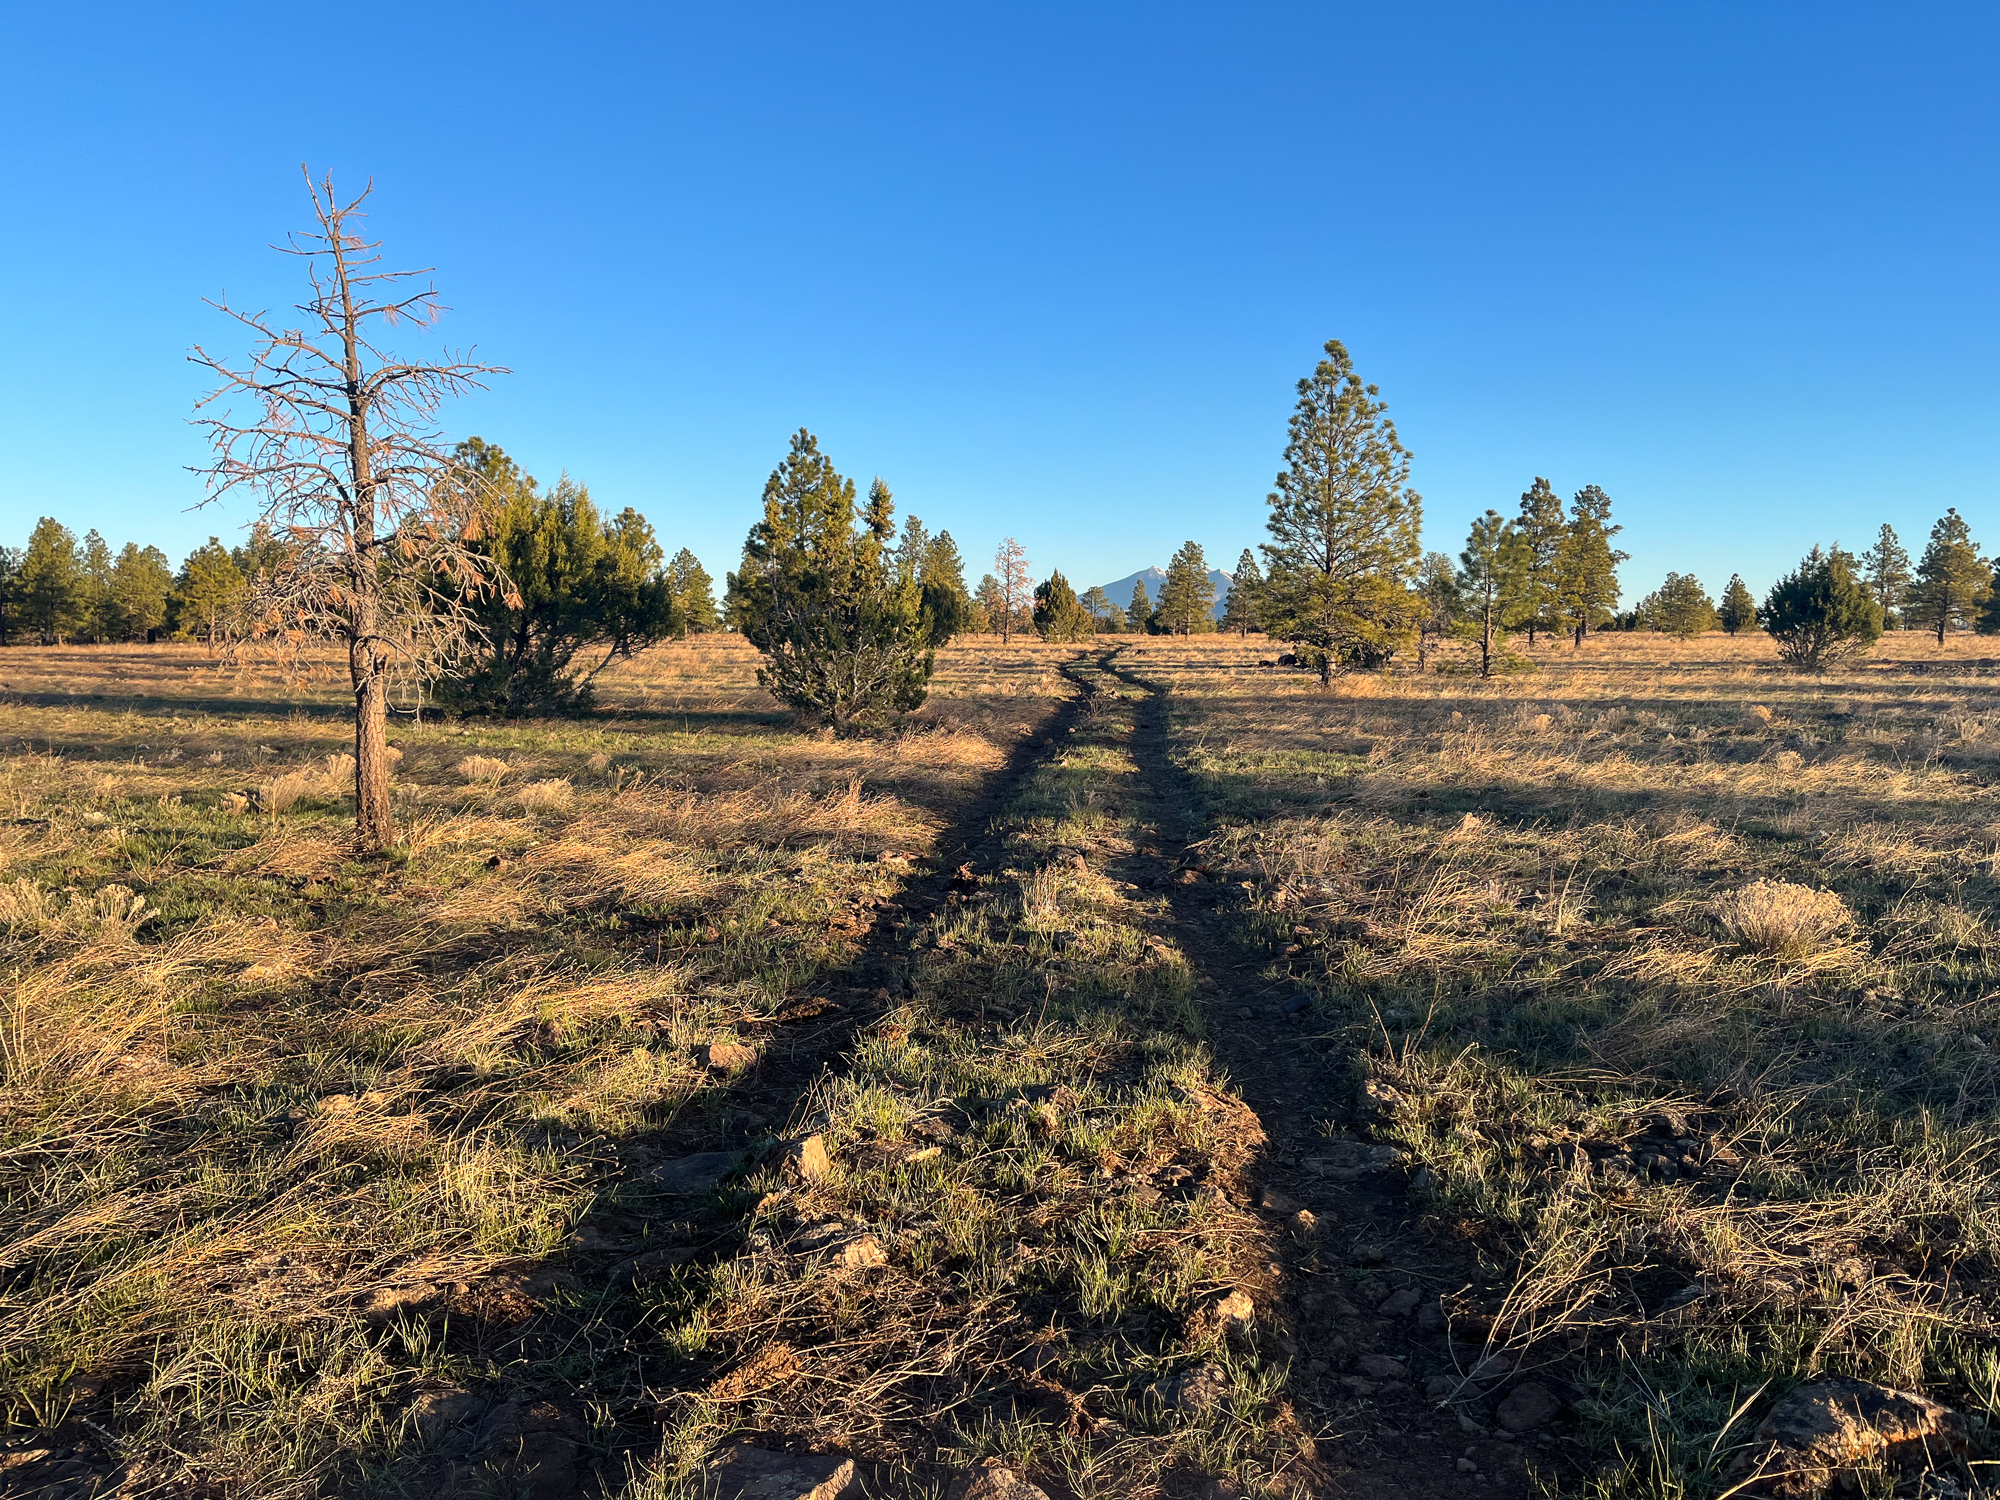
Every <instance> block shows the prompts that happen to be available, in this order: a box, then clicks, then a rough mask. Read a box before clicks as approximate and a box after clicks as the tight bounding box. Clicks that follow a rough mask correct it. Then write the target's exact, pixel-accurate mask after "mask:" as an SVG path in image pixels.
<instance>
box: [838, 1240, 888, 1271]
mask: <svg viewBox="0 0 2000 1500" xmlns="http://www.w3.org/2000/svg"><path fill="white" fill-rule="evenodd" d="M888 1258H889V1257H888V1256H887V1255H886V1254H885V1253H884V1252H883V1249H882V1242H881V1241H880V1240H878V1239H876V1238H875V1236H874V1235H872V1234H864V1235H862V1236H861V1238H860V1239H858V1240H849V1241H848V1242H847V1243H846V1244H845V1245H843V1246H841V1249H840V1263H841V1264H842V1265H843V1266H845V1267H846V1268H847V1269H848V1270H850V1271H865V1270H867V1269H868V1268H869V1267H870V1266H879V1265H881V1264H882V1263H883V1262H884V1261H886V1260H887V1259H888Z"/></svg>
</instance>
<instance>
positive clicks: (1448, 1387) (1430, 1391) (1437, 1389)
mask: <svg viewBox="0 0 2000 1500" xmlns="http://www.w3.org/2000/svg"><path fill="white" fill-rule="evenodd" d="M1424 1394H1425V1395H1426V1396H1428V1397H1430V1398H1431V1400H1433V1401H1443V1400H1446V1399H1447V1398H1449V1397H1451V1396H1454V1395H1456V1394H1458V1382H1457V1381H1456V1380H1453V1379H1452V1378H1451V1377H1450V1376H1449V1375H1433V1376H1431V1378H1430V1379H1429V1380H1426V1381H1425V1382H1424Z"/></svg>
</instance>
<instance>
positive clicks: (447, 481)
mask: <svg viewBox="0 0 2000 1500" xmlns="http://www.w3.org/2000/svg"><path fill="white" fill-rule="evenodd" d="M304 170H305V169H304V168H301V171H304ZM306 187H307V189H308V190H309V191H310V192H311V194H312V200H313V213H314V216H315V218H316V219H317V220H318V225H317V227H316V228H314V229H311V230H307V231H304V232H302V233H297V234H294V235H292V236H291V237H290V238H289V239H288V241H287V242H286V243H285V244H283V245H278V246H274V247H273V248H275V249H277V250H279V251H281V252H282V253H284V254H287V255H294V256H297V257H299V258H300V259H301V260H303V261H304V263H305V267H306V278H307V281H308V282H309V284H310V286H311V295H310V296H309V297H308V298H307V300H305V301H304V302H301V303H299V304H298V305H297V308H296V311H297V312H298V313H299V314H300V315H301V317H302V318H303V323H302V325H301V326H300V327H297V328H287V327H284V326H283V325H282V323H281V322H280V320H279V319H277V318H275V317H273V316H272V315H271V314H270V313H268V312H255V313H252V312H245V311H243V310H241V309H239V308H236V307H232V306H230V305H229V302H228V300H227V299H226V298H224V299H221V300H215V301H211V303H210V305H211V306H212V307H215V308H216V309H217V310H218V311H220V312H222V313H224V314H225V315H227V316H228V317H230V318H233V319H235V320H236V322H237V323H238V324H240V325H241V326H242V327H243V328H244V329H246V330H248V332H249V334H250V337H251V344H250V352H249V354H248V356H247V358H246V359H245V360H244V361H243V362H242V363H230V362H227V361H225V360H223V359H220V358H217V357H214V356H212V355H210V354H209V352H208V351H207V350H206V349H204V348H202V347H201V346H200V345H196V346H195V348H194V351H193V352H192V353H191V354H190V355H189V359H190V360H191V361H192V362H193V363H195V364H198V365H202V366H204V367H206V368H207V369H209V370H210V371H212V372H214V374H215V375H216V377H217V378H218V380H219V384H218V385H217V386H216V388H215V389H214V390H213V391H212V392H211V393H210V394H209V395H208V396H206V397H205V398H203V400H202V401H201V402H200V403H199V405H198V406H197V407H196V411H197V412H202V411H208V412H212V413H217V414H215V415H208V416H198V417H197V418H196V421H197V424H198V425H200V426H201V427H203V428H205V429H206V430H207V433H208V438H209V445H210V452H211V459H212V461H211V462H210V463H209V464H208V465H207V466H205V467H203V468H200V469H198V470H197V471H196V472H198V473H200V474H201V475H202V476H203V477H204V479H205V481H206V483H207V497H206V498H205V499H204V500H203V501H202V503H203V504H204V505H208V504H214V503H215V502H217V501H219V500H221V499H223V498H224V497H226V496H229V495H231V494H234V493H237V492H239V491H241V492H247V493H249V494H252V495H255V496H256V497H257V501H258V505H259V510H260V519H261V520H262V521H263V523H264V524H265V525H266V526H267V527H268V528H269V530H270V533H271V535H272V537H273V538H274V539H275V540H277V541H278V542H279V543H281V544H282V550H283V554H284V559H283V561H282V562H281V563H279V564H278V565H277V566H276V567H274V568H272V569H271V570H269V571H268V572H267V573H266V574H265V575H264V576H263V578H262V579H261V581H260V583H259V585H258V586H257V588H256V589H255V591H254V597H253V598H252V599H251V600H250V601H249V605H248V617H249V624H250V628H251V633H252V635H253V636H254V637H255V638H256V639H259V640H263V641H266V642H270V643H275V644H276V645H277V646H278V647H279V648H280V649H282V650H283V651H285V652H286V653H288V654H289V655H290V656H291V657H292V658H293V659H294V660H295V661H296V660H299V659H300V653H301V651H302V649H304V648H309V647H311V646H312V645H314V644H317V643H322V642H330V643H333V644H334V645H336V646H338V647H344V648H345V650H346V654H347V667H348V673H349V676H350V677H351V678H352V680H353V684H354V802H355V831H356V835H357V838H358V841H359V843H360V845H361V847H362V848H363V849H365V850H370V851H379V850H381V849H384V848H387V847H388V846H389V844H390V843H391V842H392V841H393V840H394V837H395V823H394V819H393V817H392V815H391V813H390V810H389V753H388V740H387V737H386V736H387V726H388V709H389V686H390V679H391V676H392V674H394V673H397V672H409V673H412V674H414V675H416V676H417V677H418V678H419V679H420V680H421V679H423V678H426V677H429V676H434V675H435V674H436V673H437V672H438V671H439V670H441V669H442V667H443V666H444V664H445V663H446V662H448V661H449V660H450V659H451V658H452V656H453V655H454V654H456V653H457V652H458V651H460V650H461V649H463V648H464V646H465V645H466V644H467V642H468V640H469V638H470V637H471V636H472V635H473V634H474V633H475V630H476V627H475V625H474V624H473V621H472V618H471V614H470V611H469V610H468V608H467V604H468V601H469V600H470V599H471V598H472V597H474V596H475V595H477V594H478V593H479V592H480V591H481V590H482V589H485V588H487V587H492V586H496V581H495V580H493V579H491V578H489V577H488V576H487V575H486V573H485V571H484V569H485V565H484V564H483V563H482V561H481V559H480V558H479V557H478V555H477V554H476V552H475V551H474V549H473V548H472V547H471V546H470V545H469V544H470V543H473V542H475V541H477V540H478V537H479V534H480V521H481V516H482V512H483V510H484V508H485V507H484V497H483V496H482V495H480V494H479V493H478V492H477V491H476V490H475V489H474V488H473V486H472V485H471V483H470V482H469V480H468V477H467V476H466V475H464V474H463V473H461V472H460V471H459V470H458V468H457V467H456V466H455V465H454V464H453V462H452V460H451V457H450V454H449V452H448V450H447V448H446V446H445V443H444V440H443V438H442V435H441V434H440V433H439V432H438V431H437V430H436V429H435V428H434V426H433V422H434V419H435V417H436V414H437V412H438V409H439V407H440V406H441V405H442V404H443V403H444V402H445V401H446V400H447V399H448V398H450V397H452V396H457V395H462V394H463V393H465V392H466V391H468V390H473V389H478V388H480V387H481V385H482V377H484V376H487V375H494V374H504V373H506V372H505V371H504V370H502V369H500V368H499V367H498V366H493V365H480V364H475V363H473V362H472V361H471V359H470V358H469V357H454V356H453V355H451V354H449V353H448V354H446V355H445V356H444V357H443V358H442V359H441V360H440V361H439V362H436V363H425V362H422V361H410V360H405V359H402V358H399V357H397V356H395V355H393V354H390V353H388V352H387V351H386V350H385V349H384V348H383V346H382V345H381V343H380V342H378V340H379V339H380V338H381V336H382V334H383V333H384V332H385V331H386V330H389V329H392V328H394V327H395V326H396V325H398V324H402V323H408V324H412V325H415V326H417V327H427V326H428V325H430V324H431V323H433V322H435V321H436V319H437V318H438V317H439V316H440V315H441V314H442V313H443V311H444V308H443V307H442V305H441V304H440V303H439V302H438V300H437V292H436V290H435V288H433V287H432V286H430V285H429V284H427V283H426V284H423V285H421V286H419V285H417V284H416V278H418V277H423V276H428V275H429V274H430V272H429V270H428V269H426V270H416V271H385V270H381V269H378V268H379V266H380V263H381V256H380V254H379V253H378V252H379V248H380V243H381V242H380V241H370V240H364V239H363V238H362V237H361V236H360V235H359V234H357V233H356V232H355V226H356V223H357V221H358V220H360V219H361V218H362V217H363V215H362V213H361V205H362V203H363V202H364V201H365V200H366V199H367V197H368V194H369V192H370V191H372V189H373V184H372V183H371V184H370V185H369V187H367V188H364V189H363V190H362V192H361V194H360V195H359V196H358V197H356V198H354V199H352V200H351V201H349V202H347V203H345V204H343V203H342V202H341V200H340V199H339V198H338V197H337V196H335V193H334V188H333V177H332V175H331V174H328V175H327V176H326V177H325V178H324V179H322V180H321V181H319V182H317V183H315V182H314V181H313V179H312V175H311V173H310V172H307V173H306ZM235 399H242V400H244V401H245V402H246V403H247V405H248V406H249V408H250V411H249V413H248V414H247V415H246V416H244V417H243V418H241V419H239V418H238V416H237V414H236V412H235V411H234V409H233V408H232V406H231V402H232V400H235ZM500 586H504V581H503V582H502V583H501V585H500Z"/></svg>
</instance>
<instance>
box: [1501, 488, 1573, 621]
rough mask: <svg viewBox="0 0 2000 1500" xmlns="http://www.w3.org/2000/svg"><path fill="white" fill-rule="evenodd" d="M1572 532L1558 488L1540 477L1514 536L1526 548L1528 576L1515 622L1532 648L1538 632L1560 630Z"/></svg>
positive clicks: (1528, 492) (1524, 500) (1526, 499)
mask: <svg viewBox="0 0 2000 1500" xmlns="http://www.w3.org/2000/svg"><path fill="white" fill-rule="evenodd" d="M1568 531H1569V522H1568V521H1567V520H1566V519H1565V517H1564V516H1563V503H1562V499H1561V497H1560V496H1558V495H1557V494H1556V492H1555V486H1553V485H1551V484H1550V483H1549V482H1548V481H1547V480H1546V479H1544V478H1542V477H1541V476H1540V475H1539V474H1538V475H1536V476H1535V482H1534V483H1533V484H1532V485H1530V486H1529V487H1528V489H1527V490H1526V491H1525V492H1524V493H1523V494H1522V496H1521V514H1520V515H1519V516H1518V517H1517V518H1516V519H1515V522H1514V534H1515V535H1516V536H1518V537H1519V538H1520V539H1521V545H1522V547H1523V548H1525V549H1526V551H1525V556H1526V558H1527V574H1526V578H1525V581H1524V583H1523V585H1522V588H1521V597H1520V602H1519V609H1520V614H1519V616H1518V617H1517V618H1516V619H1515V621H1514V622H1513V623H1515V624H1517V625H1519V626H1521V627H1523V628H1524V629H1526V631H1527V632H1528V644H1529V645H1530V646H1533V645H1534V644H1535V632H1536V631H1537V630H1554V629H1555V628H1556V621H1557V618H1558V613H1559V607H1560V606H1559V598H1558V596H1559V593H1560V588H1561V582H1562V549H1563V539H1564V537H1565V536H1566V535H1567V533H1568Z"/></svg>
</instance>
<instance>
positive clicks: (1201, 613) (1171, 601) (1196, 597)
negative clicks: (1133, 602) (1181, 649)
mask: <svg viewBox="0 0 2000 1500" xmlns="http://www.w3.org/2000/svg"><path fill="white" fill-rule="evenodd" d="M1160 623H1161V624H1163V625H1164V626H1166V628H1167V629H1168V631H1169V632H1171V633H1172V634H1174V635H1198V634H1201V633H1202V632H1204V631H1209V630H1213V629H1214V628H1215V580H1213V579H1212V578H1210V577H1209V576H1208V559H1207V558H1205V557H1203V556H1202V552H1201V544H1200V543H1199V542H1187V543H1184V544H1183V545H1182V547H1181V550H1180V551H1178V552H1176V553H1175V554H1174V556H1173V560H1172V561H1171V562H1169V563H1168V564H1167V577H1166V581H1165V582H1164V583H1162V584H1161V585H1160Z"/></svg>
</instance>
